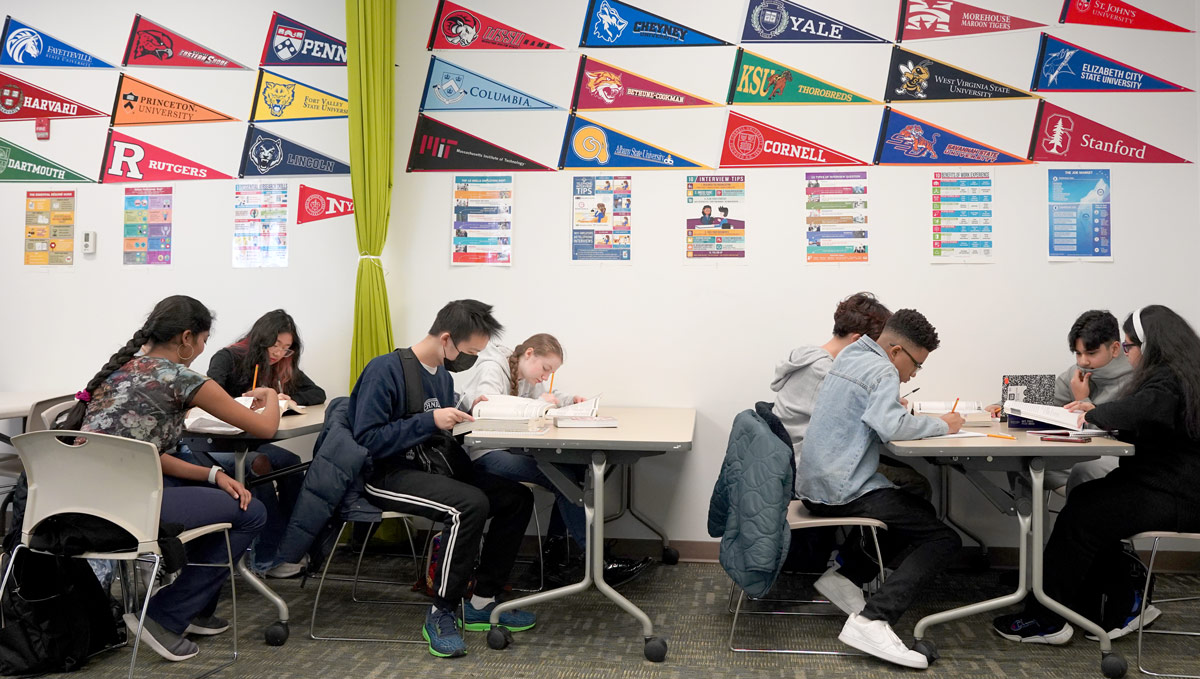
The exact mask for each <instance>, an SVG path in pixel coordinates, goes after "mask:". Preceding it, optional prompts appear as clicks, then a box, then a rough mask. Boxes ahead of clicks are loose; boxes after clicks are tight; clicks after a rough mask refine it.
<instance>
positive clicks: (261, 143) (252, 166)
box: [238, 125, 350, 177]
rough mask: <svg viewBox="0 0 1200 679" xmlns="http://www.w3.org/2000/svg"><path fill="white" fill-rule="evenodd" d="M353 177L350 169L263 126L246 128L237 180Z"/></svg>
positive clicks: (338, 161) (340, 162)
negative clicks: (254, 178) (310, 175)
mask: <svg viewBox="0 0 1200 679" xmlns="http://www.w3.org/2000/svg"><path fill="white" fill-rule="evenodd" d="M309 174H350V166H349V165H347V164H346V163H343V162H342V161H340V160H335V159H333V158H330V157H329V156H327V155H325V154H324V153H320V152H319V151H314V150H312V149H310V148H308V147H307V146H303V145H301V144H297V143H296V142H294V141H292V140H291V139H286V138H284V137H281V136H279V135H277V134H271V133H270V132H267V131H266V130H264V129H262V128H261V127H255V126H253V125H250V126H248V127H247V128H246V143H245V144H244V145H243V146H242V166H241V169H240V170H239V171H238V177H262V176H264V175H270V176H272V177H288V176H296V175H309Z"/></svg>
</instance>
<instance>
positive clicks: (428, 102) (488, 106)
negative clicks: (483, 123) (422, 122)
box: [421, 56, 560, 111]
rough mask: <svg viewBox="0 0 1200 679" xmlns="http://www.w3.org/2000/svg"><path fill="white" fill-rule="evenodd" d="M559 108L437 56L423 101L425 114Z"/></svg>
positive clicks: (426, 82)
mask: <svg viewBox="0 0 1200 679" xmlns="http://www.w3.org/2000/svg"><path fill="white" fill-rule="evenodd" d="M559 108H560V107H558V106H555V105H554V104H551V103H550V102H548V101H543V100H541V99H538V98H537V97H535V96H533V95H529V94H526V93H524V92H522V91H520V90H518V89H515V88H512V87H509V86H508V85H505V84H503V83H500V82H497V81H495V80H492V79H491V78H488V77H486V76H482V75H479V74H478V73H476V72H474V71H470V70H467V69H465V68H463V67H462V66H458V65H456V64H452V63H450V62H449V61H446V60H444V59H440V58H438V57H436V56H431V57H430V58H429V75H428V76H426V78H425V93H424V95H422V97H421V110H422V111H513V110H517V111H539V110H541V111H551V110H558V109H559Z"/></svg>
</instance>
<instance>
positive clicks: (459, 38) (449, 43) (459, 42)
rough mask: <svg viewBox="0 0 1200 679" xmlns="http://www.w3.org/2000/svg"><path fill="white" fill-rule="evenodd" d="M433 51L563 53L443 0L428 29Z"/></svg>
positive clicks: (429, 46)
mask: <svg viewBox="0 0 1200 679" xmlns="http://www.w3.org/2000/svg"><path fill="white" fill-rule="evenodd" d="M425 48H426V49H431V50H506V49H507V50H560V49H562V48H561V47H559V46H558V45H554V44H551V43H550V42H549V41H547V40H543V39H541V38H536V37H534V36H532V35H529V34H528V33H526V32H525V31H522V30H520V29H517V28H513V27H512V26H509V25H508V24H505V23H501V22H499V21H496V20H495V19H493V18H491V17H489V16H485V15H483V14H480V13H479V12H476V11H475V10H473V9H468V8H466V7H463V6H462V5H458V4H455V3H453V2H450V1H449V0H440V2H438V6H437V11H436V12H434V13H433V27H432V28H430V29H429V42H428V43H426V45H425Z"/></svg>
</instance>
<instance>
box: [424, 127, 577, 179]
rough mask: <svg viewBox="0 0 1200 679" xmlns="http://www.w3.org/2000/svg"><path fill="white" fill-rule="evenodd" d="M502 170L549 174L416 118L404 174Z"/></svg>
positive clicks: (479, 141) (476, 140) (524, 160)
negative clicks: (415, 127)
mask: <svg viewBox="0 0 1200 679" xmlns="http://www.w3.org/2000/svg"><path fill="white" fill-rule="evenodd" d="M456 170H483V171H489V170H502V171H505V172H521V171H547V170H548V171H553V170H554V168H552V167H546V166H545V165H542V164H541V163H538V162H535V161H532V160H530V159H528V158H526V157H525V156H521V155H517V154H516V153H513V152H512V151H509V150H508V149H504V148H501V147H499V146H497V145H495V144H493V143H492V142H490V141H487V140H484V139H480V138H479V137H476V136H475V135H473V134H470V133H468V132H463V131H462V130H460V129H458V128H457V127H451V126H449V125H447V124H446V123H443V122H442V121H440V120H435V119H433V118H430V117H429V116H427V115H425V114H424V113H418V114H417V129H416V132H414V133H413V142H412V147H411V148H410V149H409V152H408V168H407V171H408V172H442V171H456Z"/></svg>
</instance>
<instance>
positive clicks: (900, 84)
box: [883, 45, 1037, 103]
mask: <svg viewBox="0 0 1200 679" xmlns="http://www.w3.org/2000/svg"><path fill="white" fill-rule="evenodd" d="M1030 97H1034V98H1037V95H1036V94H1031V93H1029V92H1026V91H1025V90H1020V89H1017V88H1015V87H1011V86H1009V85H1005V84H1004V83H1001V82H998V81H995V80H992V79H991V78H985V77H984V76H981V75H979V74H977V73H972V72H970V71H967V70H964V69H961V68H959V67H957V66H951V65H950V64H947V63H946V62H944V61H938V60H937V59H930V58H929V57H927V56H925V55H924V54H917V53H916V52H912V51H909V50H906V49H904V48H903V47H901V46H899V45H895V46H893V47H892V63H891V65H890V66H888V81H887V88H886V89H885V90H884V92H883V100H884V101H886V102H889V103H890V102H893V101H905V102H908V101H955V100H964V99H967V100H975V99H1028V98H1030Z"/></svg>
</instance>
